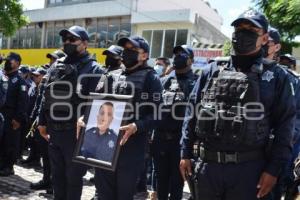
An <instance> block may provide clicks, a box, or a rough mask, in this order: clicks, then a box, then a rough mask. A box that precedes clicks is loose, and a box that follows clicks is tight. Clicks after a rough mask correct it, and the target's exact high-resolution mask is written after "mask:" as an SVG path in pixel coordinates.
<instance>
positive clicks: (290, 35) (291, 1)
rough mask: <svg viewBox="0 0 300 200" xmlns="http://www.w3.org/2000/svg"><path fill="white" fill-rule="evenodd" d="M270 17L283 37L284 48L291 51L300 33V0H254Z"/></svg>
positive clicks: (270, 20)
mask: <svg viewBox="0 0 300 200" xmlns="http://www.w3.org/2000/svg"><path fill="white" fill-rule="evenodd" d="M254 1H255V2H256V3H257V5H258V6H259V7H260V8H261V9H262V11H263V12H264V13H265V15H266V16H267V17H268V19H269V22H270V25H271V26H273V27H275V28H277V29H278V31H279V32H280V34H281V37H282V42H283V43H282V44H283V48H284V49H283V50H286V51H290V50H291V49H292V47H293V46H297V45H298V44H297V43H295V42H293V40H294V39H295V37H296V36H297V35H300V26H299V24H300V0H272V1H270V0H254Z"/></svg>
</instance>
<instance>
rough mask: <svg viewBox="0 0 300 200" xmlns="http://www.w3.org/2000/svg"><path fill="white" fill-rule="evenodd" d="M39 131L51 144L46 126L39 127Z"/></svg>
mask: <svg viewBox="0 0 300 200" xmlns="http://www.w3.org/2000/svg"><path fill="white" fill-rule="evenodd" d="M38 130H39V132H40V135H41V136H42V137H43V138H44V139H45V140H47V142H49V134H48V133H47V128H46V126H38Z"/></svg>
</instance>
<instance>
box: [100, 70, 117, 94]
mask: <svg viewBox="0 0 300 200" xmlns="http://www.w3.org/2000/svg"><path fill="white" fill-rule="evenodd" d="M122 72H123V69H116V70H113V71H110V72H107V73H105V74H103V75H102V76H101V78H100V80H99V82H98V84H97V87H96V92H98V93H108V94H113V93H114V92H115V87H116V83H117V82H118V81H119V79H120V76H121V74H122Z"/></svg>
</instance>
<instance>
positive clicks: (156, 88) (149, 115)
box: [135, 73, 162, 133]
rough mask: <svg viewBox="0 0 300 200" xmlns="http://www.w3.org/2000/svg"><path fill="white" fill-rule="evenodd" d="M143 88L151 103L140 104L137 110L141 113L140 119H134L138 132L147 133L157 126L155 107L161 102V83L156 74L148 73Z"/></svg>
mask: <svg viewBox="0 0 300 200" xmlns="http://www.w3.org/2000/svg"><path fill="white" fill-rule="evenodd" d="M145 88H146V91H147V93H148V102H150V103H152V105H145V106H142V108H141V111H139V113H143V114H142V116H141V117H140V120H137V121H135V124H136V126H137V130H138V132H139V133H147V132H149V131H151V130H153V129H155V128H157V125H158V123H157V122H158V117H157V116H158V115H157V114H158V112H157V111H158V110H157V109H158V108H159V106H160V103H161V102H162V97H161V94H162V85H161V81H160V79H159V77H158V76H156V75H155V74H154V73H148V74H147V77H146V80H145ZM148 102H147V103H148ZM155 115H156V116H155Z"/></svg>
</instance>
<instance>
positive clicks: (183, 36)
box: [176, 30, 188, 46]
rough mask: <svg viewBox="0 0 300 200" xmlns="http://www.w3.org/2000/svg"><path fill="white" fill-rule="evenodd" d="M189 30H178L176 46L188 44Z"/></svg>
mask: <svg viewBox="0 0 300 200" xmlns="http://www.w3.org/2000/svg"><path fill="white" fill-rule="evenodd" d="M187 33H188V30H177V37H176V46H178V45H183V44H186V41H187Z"/></svg>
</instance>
